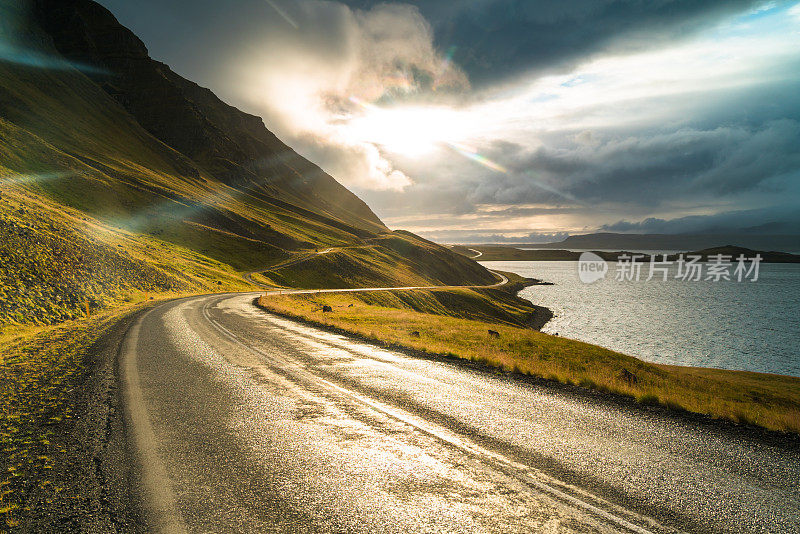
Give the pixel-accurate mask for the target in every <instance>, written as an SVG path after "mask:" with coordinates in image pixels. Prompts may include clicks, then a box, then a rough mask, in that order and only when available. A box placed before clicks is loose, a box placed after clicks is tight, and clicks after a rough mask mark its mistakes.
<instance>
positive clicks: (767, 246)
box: [514, 233, 800, 252]
mask: <svg viewBox="0 0 800 534" xmlns="http://www.w3.org/2000/svg"><path fill="white" fill-rule="evenodd" d="M726 245H733V246H738V247H745V248H749V249H756V250H777V251H781V252H800V236H798V235H756V234H618V233H596V234H583V235H571V236H569V237H567V238H566V239H564V240H563V241H559V242H557V243H544V244H540V243H537V244H535V245H527V246H530V247H531V248H555V249H568V250H569V249H579V250H580V249H601V250H699V249H708V248H713V247H724V246H726ZM514 246H521V245H514Z"/></svg>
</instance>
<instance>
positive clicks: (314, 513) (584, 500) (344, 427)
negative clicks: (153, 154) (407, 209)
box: [120, 294, 800, 534]
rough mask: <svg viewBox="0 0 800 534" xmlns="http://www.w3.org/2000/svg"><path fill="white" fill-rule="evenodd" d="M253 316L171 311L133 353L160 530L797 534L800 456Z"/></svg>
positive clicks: (711, 427)
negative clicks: (721, 532)
mask: <svg viewBox="0 0 800 534" xmlns="http://www.w3.org/2000/svg"><path fill="white" fill-rule="evenodd" d="M255 297H256V294H231V295H216V296H206V297H192V298H188V299H183V300H179V301H174V302H170V303H167V304H164V305H161V306H159V307H157V308H155V309H154V310H152V311H150V312H149V313H148V314H146V315H145V316H143V317H142V318H141V319H140V320H139V321H138V322H137V323H136V324H134V325H133V327H132V328H131V329H130V331H129V332H128V334H127V336H126V338H125V341H124V343H123V346H122V350H121V355H120V371H121V376H122V382H123V393H124V395H123V399H124V403H125V413H126V418H127V428H128V434H129V436H130V438H129V439H130V440H131V445H132V448H133V449H134V451H135V453H136V458H137V459H138V462H139V463H140V464H141V465H140V472H141V477H140V480H141V486H140V487H138V488H136V491H137V493H138V494H139V495H141V496H142V498H143V501H144V506H145V508H146V510H147V520H148V522H149V525H150V528H151V529H152V530H154V531H164V532H265V531H266V532H274V531H277V532H281V531H287V532H369V533H373V534H374V533H380V532H573V531H574V532H594V531H600V532H605V531H612V532H613V531H621V532H671V531H692V532H694V531H725V532H800V486H799V485H798V480H800V451H798V450H797V448H796V447H795V446H793V445H791V444H786V443H770V442H767V441H765V440H761V439H756V437H754V436H751V435H749V434H747V433H743V432H740V431H738V430H735V429H728V428H725V427H723V426H721V425H717V424H712V423H708V422H704V421H699V420H693V419H689V418H684V419H681V418H677V417H675V416H671V415H669V414H666V413H663V412H660V411H647V410H643V409H640V408H636V407H633V406H628V407H626V406H625V405H622V404H620V403H614V402H612V401H610V400H608V399H606V398H603V397H602V396H596V395H582V394H577V393H575V392H573V391H569V390H567V389H565V388H559V387H554V386H548V385H545V384H537V383H534V382H530V383H527V382H523V381H519V380H513V379H510V378H507V377H504V376H495V375H492V374H490V373H487V372H485V371H481V370H479V369H472V368H469V367H468V366H465V365H461V364H458V363H457V362H443V361H434V360H430V359H420V358H413V357H410V356H407V355H404V354H401V353H397V352H392V351H387V350H383V349H378V348H376V347H374V346H371V345H367V344H364V343H361V342H358V341H355V340H352V339H349V338H346V337H342V336H339V335H335V334H331V333H327V332H324V331H322V330H319V329H316V328H313V327H309V326H304V325H300V324H298V323H295V322H293V321H289V320H287V319H283V318H279V317H276V316H273V315H270V314H267V313H265V312H263V311H261V310H260V309H258V308H256V307H255V306H254V305H253V300H254V298H255ZM398 326H399V327H402V325H398Z"/></svg>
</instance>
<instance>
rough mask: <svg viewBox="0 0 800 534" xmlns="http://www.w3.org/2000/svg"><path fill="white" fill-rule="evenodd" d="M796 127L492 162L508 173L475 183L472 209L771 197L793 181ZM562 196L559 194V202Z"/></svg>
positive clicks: (799, 174) (609, 143)
mask: <svg viewBox="0 0 800 534" xmlns="http://www.w3.org/2000/svg"><path fill="white" fill-rule="evenodd" d="M798 147H800V122H798V121H797V120H793V119H780V120H775V121H770V122H767V123H765V124H762V125H760V126H758V127H746V126H740V125H737V126H733V125H730V126H719V127H714V128H709V129H698V128H683V129H680V130H677V131H673V132H638V133H633V132H632V133H628V134H626V135H624V136H614V137H609V138H607V139H604V140H601V141H598V142H597V144H596V145H593V146H586V145H584V144H581V143H571V144H567V143H564V144H562V145H560V146H559V145H555V146H553V145H548V146H541V147H538V148H536V149H534V150H532V151H530V152H526V151H524V150H523V149H522V147H519V146H517V147H511V146H508V145H507V146H506V148H505V153H497V152H495V153H494V154H493V157H494V158H497V159H498V160H499V161H504V162H510V163H509V164H508V166H509V167H510V168H511V169H512V172H510V173H509V174H506V175H501V176H498V177H496V178H495V179H493V180H491V181H485V182H482V183H480V184H479V185H478V186H477V187H476V188H475V189H473V190H472V192H471V195H470V198H471V199H472V200H473V201H474V202H475V203H499V204H519V203H537V202H559V201H560V202H562V203H564V202H566V203H570V200H573V201H575V200H577V201H578V203H579V204H580V203H587V202H609V203H612V202H613V203H617V202H636V203H639V204H642V205H648V206H659V205H661V204H663V203H666V202H669V201H672V200H675V199H680V198H686V197H690V198H691V197H697V196H698V195H701V196H706V197H713V196H728V195H736V194H743V193H747V192H750V191H754V190H761V189H765V188H766V189H775V188H779V187H781V186H782V185H784V183H785V182H789V181H796V180H798V179H800V148H798ZM559 193H561V194H559Z"/></svg>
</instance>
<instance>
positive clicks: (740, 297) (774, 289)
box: [483, 261, 800, 376]
mask: <svg viewBox="0 0 800 534" xmlns="http://www.w3.org/2000/svg"><path fill="white" fill-rule="evenodd" d="M483 264H484V265H486V266H487V267H490V268H492V269H497V270H501V271H511V272H515V273H518V274H520V275H523V276H530V277H533V278H539V279H542V280H545V281H548V282H553V283H554V284H555V285H553V286H533V287H529V288H526V289H525V290H523V291H522V292H521V293H520V296H521V297H524V298H526V299H528V300H530V301H531V302H533V303H534V304H538V305H540V306H546V307H548V308H550V309H551V310H553V312H554V313H555V314H556V317H555V318H554V319H553V320H552V321H551V322H550V323H548V324H547V325H546V326H545V328H544V331H545V332H548V333H555V332H558V333H559V335H562V336H565V337H570V338H574V339H580V340H582V341H587V342H590V343H595V344H597V345H602V346H604V347H608V348H611V349H614V350H618V351H620V352H624V353H626V354H630V355H633V356H636V357H638V358H642V359H644V360H648V361H653V362H659V363H667V364H676V365H693V366H700V367H718V368H724V369H741V370H747V371H760V372H768V373H779V374H788V375H794V376H800V349H798V344H799V343H800V319H798V313H799V312H800V265H797V264H761V273H760V275H759V280H758V281H757V282H741V283H737V282H724V281H722V282H717V283H714V282H706V281H700V282H685V281H680V280H672V279H670V280H668V281H666V282H663V281H660V280H658V279H654V280H652V281H650V282H645V281H644V278H646V276H644V277H643V280H642V281H639V282H635V281H631V282H628V281H625V282H618V281H616V280H615V279H614V265H613V264H612V265H610V270H609V276H608V278H607V279H606V280H602V281H600V282H596V283H594V284H591V285H586V284H583V283H581V282H580V280H579V279H578V274H577V263H576V262H558V261H530V262H527V261H526V262H523V261H506V262H500V261H498V262H483ZM670 278H671V277H670Z"/></svg>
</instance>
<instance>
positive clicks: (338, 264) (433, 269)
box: [256, 232, 496, 289]
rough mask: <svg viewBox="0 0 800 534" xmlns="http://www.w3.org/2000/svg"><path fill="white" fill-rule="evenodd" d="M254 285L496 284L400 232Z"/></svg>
mask: <svg viewBox="0 0 800 534" xmlns="http://www.w3.org/2000/svg"><path fill="white" fill-rule="evenodd" d="M256 279H257V280H259V281H261V282H264V283H268V284H271V285H275V286H281V287H297V288H308V289H323V288H348V287H389V286H395V287H396V286H415V285H417V286H419V285H423V286H424V285H467V284H475V285H480V284H486V285H488V284H492V283H494V282H496V279H495V277H494V276H493V275H492V274H491V273H490V272H488V271H486V270H485V269H484V268H483V267H480V266H479V265H478V264H476V263H474V262H472V261H469V260H466V259H464V258H460V257H453V256H452V255H450V254H449V253H448V251H446V250H445V249H444V248H443V247H441V246H439V245H436V244H433V243H430V242H427V241H425V240H423V239H421V238H419V237H417V236H414V235H413V234H408V233H400V232H397V233H394V234H393V235H389V236H384V237H382V238H379V239H374V240H371V241H368V242H367V243H365V244H362V245H352V246H347V247H337V248H333V249H332V250H330V252H327V253H325V254H318V255H314V256H311V257H309V259H308V260H306V261H303V262H302V263H298V264H293V265H289V266H287V267H281V266H280V265H278V266H277V267H276V268H273V269H271V270H269V271H265V272H263V273H261V274H260V276H259V277H257V278H256Z"/></svg>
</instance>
